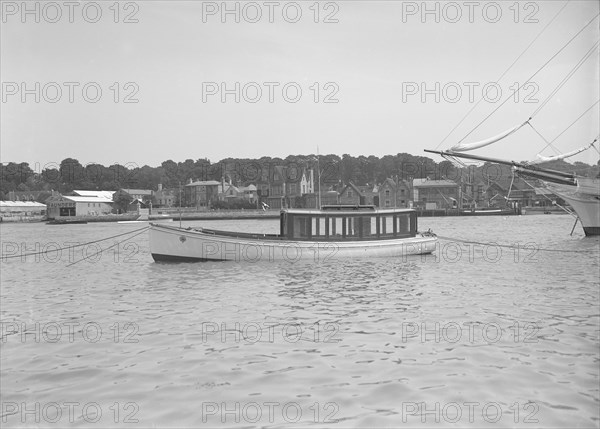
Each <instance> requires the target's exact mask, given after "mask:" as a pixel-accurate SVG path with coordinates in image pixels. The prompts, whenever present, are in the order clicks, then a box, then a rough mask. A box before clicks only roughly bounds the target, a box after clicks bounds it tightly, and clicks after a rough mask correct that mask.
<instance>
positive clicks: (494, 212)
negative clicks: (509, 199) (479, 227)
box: [460, 208, 515, 216]
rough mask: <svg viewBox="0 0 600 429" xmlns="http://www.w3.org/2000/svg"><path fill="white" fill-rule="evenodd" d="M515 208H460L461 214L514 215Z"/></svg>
mask: <svg viewBox="0 0 600 429" xmlns="http://www.w3.org/2000/svg"><path fill="white" fill-rule="evenodd" d="M514 214H515V210H513V209H494V208H489V209H488V208H483V209H472V210H461V212H460V215H461V216H508V215H514Z"/></svg>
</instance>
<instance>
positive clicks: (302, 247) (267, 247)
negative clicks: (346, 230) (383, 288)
mask: <svg viewBox="0 0 600 429" xmlns="http://www.w3.org/2000/svg"><path fill="white" fill-rule="evenodd" d="M244 236H251V237H244ZM436 243H437V238H436V237H435V236H431V235H422V234H418V235H417V236H416V237H409V238H399V239H385V240H361V241H292V240H286V239H280V238H278V237H276V236H268V235H263V234H242V233H240V234H239V235H238V236H235V233H228V235H226V236H225V235H218V234H214V233H206V232H203V231H202V230H193V229H184V228H177V227H173V226H167V225H158V224H151V225H150V252H151V254H152V257H153V258H154V260H155V261H164V262H197V261H236V262H260V261H268V262H272V261H288V262H296V261H299V260H310V261H314V262H320V261H321V262H322V261H327V260H330V259H340V258H371V257H395V258H398V257H404V256H409V255H419V254H427V253H431V252H433V251H434V250H435V248H436Z"/></svg>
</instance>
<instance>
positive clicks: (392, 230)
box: [280, 205, 417, 241]
mask: <svg viewBox="0 0 600 429" xmlns="http://www.w3.org/2000/svg"><path fill="white" fill-rule="evenodd" d="M416 234H417V213H416V212H415V211H414V210H412V209H381V210H378V209H376V208H375V206H364V205H358V206H355V205H335V206H323V207H322V208H321V210H306V209H287V210H282V211H281V231H280V236H281V238H284V239H289V240H306V241H357V240H385V239H398V238H410V237H415V236H416Z"/></svg>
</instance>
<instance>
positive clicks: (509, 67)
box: [435, 1, 569, 150]
mask: <svg viewBox="0 0 600 429" xmlns="http://www.w3.org/2000/svg"><path fill="white" fill-rule="evenodd" d="M568 4H569V2H568V1H566V2H565V4H564V5H563V7H562V8H560V10H559V11H558V12H557V13H556V15H554V17H553V18H552V19H551V20H550V22H548V24H546V26H545V27H544V28H542V31H540V32H539V33H538V35H537V36H535V38H534V39H533V40H532V41H531V42H530V43H529V45H527V47H526V48H525V50H524V51H523V52H521V53H520V54H519V56H518V57H517V58H516V59H515V60H514V61H513V62H512V64H511V65H510V66H508V68H507V69H506V70H505V71H504V73H502V74H501V75H500V77H499V78H498V79H496V82H499V81H500V80H502V78H503V77H504V76H505V75H506V73H508V72H509V71H510V69H511V68H513V66H514V65H515V64H516V63H517V61H519V60H520V59H521V57H522V56H523V55H525V53H526V52H527V51H528V50H529V48H531V45H533V44H534V43H535V41H536V40H537V39H538V38H539V37H540V36H541V35H542V34H543V33H544V31H546V29H547V28H548V27H549V26H550V24H552V23H553V22H554V20H555V19H556V18H557V17H558V15H560V13H561V12H562V11H563V9H564V8H565V7H567V5H568ZM483 100H484V97H483V96H482V97H481V98H480V99H479V101H478V102H477V103H475V104H474V105H473V107H471V109H470V110H469V111H468V112H467V113H466V114H465V116H463V118H462V119H461V120H460V121H459V122H458V124H456V126H455V127H454V128H452V129H451V130H450V132H449V133H448V134H447V135H446V137H444V138H443V140H442V141H441V142H439V143H438V145H437V146H436V147H435V149H436V150H437V148H439V147H440V146H441V145H442V144H443V143H444V142H445V141H446V140H447V139H448V137H450V135H451V134H452V133H453V132H454V131H456V129H457V128H458V127H459V126H460V124H462V123H463V122H464V121H465V119H467V116H469V115H470V114H471V112H473V110H475V108H476V107H477V106H478V105H479V103H481V102H482V101H483ZM463 140H464V139H463Z"/></svg>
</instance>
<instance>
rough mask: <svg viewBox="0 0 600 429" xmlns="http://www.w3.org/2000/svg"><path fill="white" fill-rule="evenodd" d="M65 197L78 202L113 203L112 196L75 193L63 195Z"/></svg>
mask: <svg viewBox="0 0 600 429" xmlns="http://www.w3.org/2000/svg"><path fill="white" fill-rule="evenodd" d="M63 198H65V199H67V200H71V201H73V202H76V203H110V204H112V203H113V200H112V198H103V197H79V196H77V195H75V196H71V195H69V196H67V195H63Z"/></svg>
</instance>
